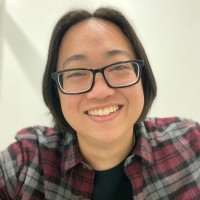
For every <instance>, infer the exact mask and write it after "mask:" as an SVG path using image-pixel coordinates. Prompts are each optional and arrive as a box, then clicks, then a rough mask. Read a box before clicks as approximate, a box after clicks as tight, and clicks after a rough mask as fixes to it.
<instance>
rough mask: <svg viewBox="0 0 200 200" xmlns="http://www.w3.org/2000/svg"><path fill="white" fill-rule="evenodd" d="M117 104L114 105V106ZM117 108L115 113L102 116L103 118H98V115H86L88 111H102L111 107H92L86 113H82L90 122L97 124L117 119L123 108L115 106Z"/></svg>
mask: <svg viewBox="0 0 200 200" xmlns="http://www.w3.org/2000/svg"><path fill="white" fill-rule="evenodd" d="M116 105H117V104H115V106H116ZM117 106H118V107H119V109H118V110H117V111H115V112H112V113H110V114H109V115H103V116H98V115H96V116H95V115H94V116H93V115H89V114H88V111H89V110H95V109H97V110H98V109H104V108H108V107H112V106H98V107H94V108H92V109H89V110H87V111H85V112H84V113H85V114H86V115H87V116H88V117H89V118H90V119H92V120H94V121H98V122H104V121H108V120H112V119H114V118H115V117H117V116H118V115H119V113H120V112H121V110H122V108H123V105H117Z"/></svg>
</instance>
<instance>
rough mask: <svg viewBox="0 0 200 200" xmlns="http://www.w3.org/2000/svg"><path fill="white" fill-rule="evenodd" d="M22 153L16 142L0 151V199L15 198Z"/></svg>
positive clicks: (21, 164)
mask: <svg viewBox="0 0 200 200" xmlns="http://www.w3.org/2000/svg"><path fill="white" fill-rule="evenodd" d="M22 168H23V153H22V149H21V147H20V144H19V143H18V142H16V143H13V144H12V145H10V146H9V147H8V148H7V149H6V150H4V151H2V152H0V199H15V194H16V190H17V186H18V176H19V174H20V170H21V169H22Z"/></svg>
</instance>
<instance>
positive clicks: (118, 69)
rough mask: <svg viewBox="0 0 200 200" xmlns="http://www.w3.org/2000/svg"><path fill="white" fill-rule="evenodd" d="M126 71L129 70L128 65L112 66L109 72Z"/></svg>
mask: <svg viewBox="0 0 200 200" xmlns="http://www.w3.org/2000/svg"><path fill="white" fill-rule="evenodd" d="M127 69H130V67H129V66H128V65H114V66H111V67H110V70H109V71H122V70H127Z"/></svg>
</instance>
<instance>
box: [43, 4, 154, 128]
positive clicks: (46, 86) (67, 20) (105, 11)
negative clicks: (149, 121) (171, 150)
mask: <svg viewBox="0 0 200 200" xmlns="http://www.w3.org/2000/svg"><path fill="white" fill-rule="evenodd" d="M89 18H100V19H103V20H107V21H110V22H112V23H113V24H115V25H117V26H118V27H119V28H120V29H121V30H122V31H123V33H124V34H125V35H126V36H127V38H128V39H129V41H130V43H131V45H132V47H133V50H134V51H135V53H136V56H137V59H141V60H144V65H145V66H144V68H143V71H142V77H141V78H142V85H143V91H144V108H143V111H142V113H141V115H140V117H139V119H138V121H141V120H144V119H145V118H146V116H147V114H148V111H149V109H150V108H151V105H152V103H153V101H154V99H155V97H156V93H157V86H156V81H155V78H154V75H153V72H152V70H151V66H150V64H149V61H148V58H147V55H146V53H145V50H144V48H143V46H142V44H141V42H140V40H139V38H138V37H137V35H136V33H135V31H134V30H133V28H132V26H131V25H130V23H129V22H128V20H127V19H126V18H125V17H124V16H123V15H122V14H121V13H120V12H119V11H116V10H114V9H111V8H99V9H97V10H96V11H94V13H93V14H91V13H89V12H88V11H85V10H76V11H71V12H69V13H67V14H65V15H64V16H63V17H62V18H61V19H60V20H59V21H58V22H57V24H56V26H55V28H54V30H53V33H52V36H51V40H50V46H49V52H48V59H47V64H46V69H45V72H44V76H43V98H44V102H45V104H46V106H47V107H48V108H49V110H50V112H51V114H52V115H53V120H54V123H55V128H56V129H57V130H59V131H61V132H66V131H68V130H69V129H71V126H70V125H69V124H68V123H67V121H66V120H65V118H64V116H63V113H62V110H61V105H60V100H59V96H58V89H57V86H56V85H55V83H54V81H53V80H52V78H51V73H52V72H55V71H56V67H57V59H58V51H59V46H60V43H61V40H62V38H63V36H64V34H65V32H66V31H68V29H69V28H70V27H71V26H73V25H75V24H77V23H79V22H81V21H83V20H86V19H89Z"/></svg>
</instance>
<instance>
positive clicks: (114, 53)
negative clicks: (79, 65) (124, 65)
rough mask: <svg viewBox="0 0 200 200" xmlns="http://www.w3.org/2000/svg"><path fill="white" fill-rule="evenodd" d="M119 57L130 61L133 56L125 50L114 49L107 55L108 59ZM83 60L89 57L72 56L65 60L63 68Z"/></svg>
mask: <svg viewBox="0 0 200 200" xmlns="http://www.w3.org/2000/svg"><path fill="white" fill-rule="evenodd" d="M118 55H125V56H126V57H128V58H129V59H131V55H130V54H129V53H128V52H127V51H124V50H121V49H114V50H110V51H108V52H106V53H105V56H106V57H115V56H118ZM83 60H87V56H86V55H83V54H75V55H72V56H70V57H67V58H66V59H65V60H64V62H63V68H64V67H65V66H66V65H67V64H68V63H69V62H72V61H83Z"/></svg>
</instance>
